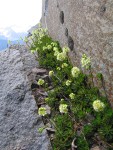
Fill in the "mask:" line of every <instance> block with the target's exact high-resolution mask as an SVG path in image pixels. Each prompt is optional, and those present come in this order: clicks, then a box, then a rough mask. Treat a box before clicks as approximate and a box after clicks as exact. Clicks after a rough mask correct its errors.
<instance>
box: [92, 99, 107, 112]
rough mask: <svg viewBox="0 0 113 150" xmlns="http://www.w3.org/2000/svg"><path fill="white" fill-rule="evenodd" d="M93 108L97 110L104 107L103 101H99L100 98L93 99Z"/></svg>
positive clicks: (101, 109)
mask: <svg viewBox="0 0 113 150" xmlns="http://www.w3.org/2000/svg"><path fill="white" fill-rule="evenodd" d="M93 108H94V110H95V111H97V112H99V111H103V109H104V108H105V104H104V103H103V102H101V101H100V100H95V101H94V102H93Z"/></svg>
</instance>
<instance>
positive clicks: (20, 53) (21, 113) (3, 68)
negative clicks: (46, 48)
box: [0, 46, 51, 150]
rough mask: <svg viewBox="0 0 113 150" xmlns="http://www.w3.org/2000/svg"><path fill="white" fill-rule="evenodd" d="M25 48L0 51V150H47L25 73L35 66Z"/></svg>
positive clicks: (47, 144) (46, 140) (46, 139)
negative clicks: (39, 130)
mask: <svg viewBox="0 0 113 150" xmlns="http://www.w3.org/2000/svg"><path fill="white" fill-rule="evenodd" d="M37 66H38V63H37V61H35V58H34V57H33V56H32V55H31V54H30V53H29V52H28V50H27V49H26V47H25V46H14V47H12V48H10V50H9V49H8V50H5V51H2V52H0V150H49V149H51V146H50V141H49V138H48V135H47V133H46V130H44V131H43V132H42V134H40V133H39V132H38V129H39V128H40V127H43V126H44V124H43V122H42V118H41V117H40V116H39V115H38V113H37V110H38V108H37V105H36V102H35V100H34V98H33V96H32V93H31V89H30V82H29V80H28V77H27V74H29V73H30V71H31V69H32V68H34V67H37Z"/></svg>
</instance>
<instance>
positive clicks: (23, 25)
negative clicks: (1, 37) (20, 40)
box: [0, 0, 42, 34]
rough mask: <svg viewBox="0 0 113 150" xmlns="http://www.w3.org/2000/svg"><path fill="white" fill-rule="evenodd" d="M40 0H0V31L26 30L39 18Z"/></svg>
mask: <svg viewBox="0 0 113 150" xmlns="http://www.w3.org/2000/svg"><path fill="white" fill-rule="evenodd" d="M41 13H42V0H0V33H2V34H6V33H7V30H8V29H10V28H11V29H13V30H14V31H15V32H26V31H27V30H29V28H30V27H32V26H34V25H36V24H37V23H38V22H39V21H40V18H41Z"/></svg>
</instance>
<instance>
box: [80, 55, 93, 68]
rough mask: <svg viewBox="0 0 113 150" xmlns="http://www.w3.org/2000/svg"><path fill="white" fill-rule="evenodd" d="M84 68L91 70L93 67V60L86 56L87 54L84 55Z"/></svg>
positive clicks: (82, 60) (82, 61) (82, 62)
mask: <svg viewBox="0 0 113 150" xmlns="http://www.w3.org/2000/svg"><path fill="white" fill-rule="evenodd" d="M81 64H82V67H85V68H86V69H89V68H90V66H91V60H90V58H89V57H87V56H86V54H83V56H82V59H81Z"/></svg>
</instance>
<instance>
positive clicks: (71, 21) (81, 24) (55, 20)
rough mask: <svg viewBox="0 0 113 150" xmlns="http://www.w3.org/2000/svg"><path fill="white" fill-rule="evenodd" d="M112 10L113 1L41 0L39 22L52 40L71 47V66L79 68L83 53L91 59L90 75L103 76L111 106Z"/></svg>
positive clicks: (112, 82) (112, 92) (112, 85)
mask: <svg viewBox="0 0 113 150" xmlns="http://www.w3.org/2000/svg"><path fill="white" fill-rule="evenodd" d="M112 8H113V0H95V1H94V0H43V11H42V19H41V22H42V24H43V26H44V27H47V28H48V30H49V34H50V36H51V37H52V38H53V39H55V40H58V41H59V42H60V44H61V45H62V46H64V45H67V46H69V47H70V48H71V50H72V51H71V53H70V58H71V61H72V63H73V65H77V66H80V58H81V56H82V54H84V53H85V54H87V55H88V56H89V57H91V60H92V68H93V74H94V76H96V74H97V73H102V74H103V76H104V81H105V91H104V92H106V93H107V97H108V99H109V100H110V102H111V104H112V106H113V9H112ZM94 82H95V85H96V86H97V85H98V82H97V81H96V80H94ZM99 88H100V89H101V87H100V85H99ZM101 92H102V93H104V92H103V91H101Z"/></svg>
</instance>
